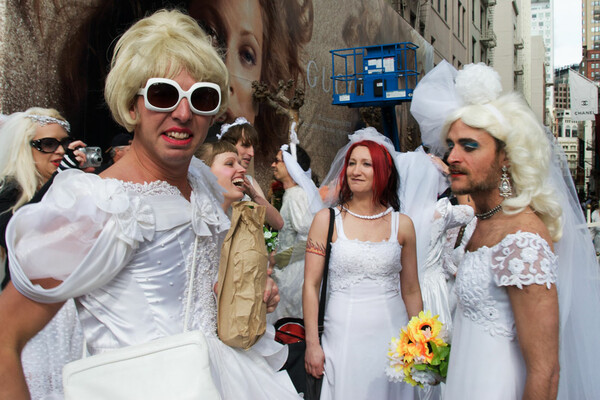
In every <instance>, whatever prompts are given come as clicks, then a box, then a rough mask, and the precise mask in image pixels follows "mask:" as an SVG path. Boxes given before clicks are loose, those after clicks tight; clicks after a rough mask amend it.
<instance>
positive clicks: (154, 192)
mask: <svg viewBox="0 0 600 400" xmlns="http://www.w3.org/2000/svg"><path fill="white" fill-rule="evenodd" d="M115 180H116V181H117V182H120V183H121V184H122V185H123V188H124V189H125V190H126V191H127V192H133V193H136V194H139V195H143V196H159V195H175V196H178V195H181V192H180V191H179V189H177V187H175V186H173V185H171V184H170V183H168V182H165V181H153V182H144V183H134V182H124V181H120V180H118V179H115Z"/></svg>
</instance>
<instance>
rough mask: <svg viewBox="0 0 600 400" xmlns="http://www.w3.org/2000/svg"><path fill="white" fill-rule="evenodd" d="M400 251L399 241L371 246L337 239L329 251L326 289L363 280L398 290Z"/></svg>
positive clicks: (341, 287) (343, 287)
mask: <svg viewBox="0 0 600 400" xmlns="http://www.w3.org/2000/svg"><path fill="white" fill-rule="evenodd" d="M401 249H402V247H401V246H400V245H399V244H398V242H374V243H372V242H361V241H355V240H347V239H342V238H340V237H338V240H337V241H336V242H335V243H333V244H332V249H331V251H332V253H331V262H330V265H329V276H330V278H329V290H330V291H331V292H334V291H336V290H342V289H346V288H348V287H350V286H353V285H356V284H358V283H359V282H361V281H363V280H365V279H371V280H374V281H376V282H378V283H379V284H381V285H382V286H383V287H385V288H386V289H390V290H398V289H399V287H400V286H399V285H400V276H399V273H400V270H401V269H402V266H401V265H400V256H401Z"/></svg>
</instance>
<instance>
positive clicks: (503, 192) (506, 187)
mask: <svg viewBox="0 0 600 400" xmlns="http://www.w3.org/2000/svg"><path fill="white" fill-rule="evenodd" d="M498 189H500V196H502V197H504V198H505V199H506V198H508V197H512V186H511V185H510V178H509V177H508V168H507V167H506V166H503V167H502V177H501V178H500V185H499V186H498Z"/></svg>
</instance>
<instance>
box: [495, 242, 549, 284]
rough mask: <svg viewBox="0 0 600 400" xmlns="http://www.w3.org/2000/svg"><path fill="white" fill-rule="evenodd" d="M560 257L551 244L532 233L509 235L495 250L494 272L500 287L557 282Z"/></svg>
mask: <svg viewBox="0 0 600 400" xmlns="http://www.w3.org/2000/svg"><path fill="white" fill-rule="evenodd" d="M557 271H558V258H557V256H556V255H555V254H554V253H553V252H552V250H551V249H550V246H549V245H548V243H547V242H546V241H545V240H544V239H542V238H541V237H540V236H539V235H537V234H534V233H531V232H518V233H516V234H512V235H508V236H506V238H505V239H504V240H502V242H500V243H499V244H498V245H496V246H495V247H494V248H493V250H492V273H493V274H494V280H495V282H496V284H497V285H498V286H516V287H518V288H519V289H522V288H523V286H526V285H545V286H546V287H547V288H548V289H550V287H551V285H552V284H555V283H556V276H557Z"/></svg>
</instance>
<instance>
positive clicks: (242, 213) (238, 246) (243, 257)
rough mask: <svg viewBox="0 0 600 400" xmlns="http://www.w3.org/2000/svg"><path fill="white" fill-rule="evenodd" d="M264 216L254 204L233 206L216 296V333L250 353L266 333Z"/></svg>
mask: <svg viewBox="0 0 600 400" xmlns="http://www.w3.org/2000/svg"><path fill="white" fill-rule="evenodd" d="M265 212H266V208H265V207H264V206H260V205H258V204H256V203H254V202H251V201H242V202H237V203H234V204H233V206H232V216H231V228H230V229H229V232H228V233H227V236H226V237H225V241H224V242H223V246H222V248H221V260H220V263H219V277H218V295H217V307H218V308H217V310H218V312H217V331H218V334H219V338H220V339H221V341H223V343H225V344H227V345H228V346H232V347H240V348H242V349H248V348H250V347H251V346H252V345H253V344H254V343H256V342H257V341H258V339H260V337H261V336H262V335H263V334H264V333H265V330H266V326H267V305H266V304H265V303H264V302H263V294H264V291H265V285H266V281H267V262H268V257H267V247H266V245H265V239H264V235H263V223H264V219H265Z"/></svg>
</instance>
